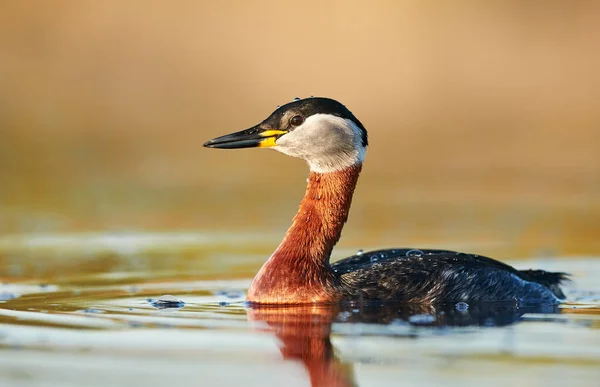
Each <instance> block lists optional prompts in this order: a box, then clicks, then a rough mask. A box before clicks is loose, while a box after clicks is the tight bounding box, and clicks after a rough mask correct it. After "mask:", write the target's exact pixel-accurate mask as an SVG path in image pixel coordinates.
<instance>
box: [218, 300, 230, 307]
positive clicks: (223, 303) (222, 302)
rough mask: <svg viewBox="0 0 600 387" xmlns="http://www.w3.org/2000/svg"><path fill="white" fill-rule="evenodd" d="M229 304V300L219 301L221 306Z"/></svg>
mask: <svg viewBox="0 0 600 387" xmlns="http://www.w3.org/2000/svg"><path fill="white" fill-rule="evenodd" d="M227 305H229V302H227V301H219V306H227Z"/></svg>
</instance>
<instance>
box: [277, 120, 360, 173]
mask: <svg viewBox="0 0 600 387" xmlns="http://www.w3.org/2000/svg"><path fill="white" fill-rule="evenodd" d="M276 144H277V145H276V146H275V147H273V148H272V149H274V150H276V151H279V152H281V153H285V154H287V155H289V156H293V157H298V158H301V159H304V160H306V162H307V163H308V165H309V167H310V170H311V171H313V172H318V173H328V172H334V171H339V170H341V169H346V168H347V167H350V166H352V165H355V164H358V163H362V162H363V160H364V158H365V153H366V148H365V147H364V146H363V144H362V131H361V129H360V128H359V127H358V126H356V124H355V123H354V122H353V121H352V120H349V119H345V118H341V117H336V116H333V115H330V114H315V115H312V116H310V117H308V118H307V119H306V121H304V123H303V124H302V125H300V126H298V127H297V128H296V129H294V130H293V131H291V132H290V133H288V134H286V135H284V136H282V137H280V138H279V139H278V140H277V142H276Z"/></svg>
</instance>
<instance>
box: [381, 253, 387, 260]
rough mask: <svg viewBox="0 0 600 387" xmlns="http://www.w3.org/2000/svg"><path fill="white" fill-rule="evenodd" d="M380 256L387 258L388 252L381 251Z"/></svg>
mask: <svg viewBox="0 0 600 387" xmlns="http://www.w3.org/2000/svg"><path fill="white" fill-rule="evenodd" d="M379 258H382V259H383V258H387V254H386V253H379Z"/></svg>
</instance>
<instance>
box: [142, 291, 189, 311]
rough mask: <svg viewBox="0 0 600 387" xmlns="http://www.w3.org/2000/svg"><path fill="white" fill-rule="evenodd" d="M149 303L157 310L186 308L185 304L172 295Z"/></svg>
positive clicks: (166, 295) (151, 300) (150, 300)
mask: <svg viewBox="0 0 600 387" xmlns="http://www.w3.org/2000/svg"><path fill="white" fill-rule="evenodd" d="M148 302H149V303H150V305H152V306H153V307H155V308H156V309H180V308H183V307H184V306H185V302H183V301H181V300H180V299H178V298H177V297H175V296H172V295H170V294H165V295H164V296H160V297H159V298H158V299H156V300H153V299H148Z"/></svg>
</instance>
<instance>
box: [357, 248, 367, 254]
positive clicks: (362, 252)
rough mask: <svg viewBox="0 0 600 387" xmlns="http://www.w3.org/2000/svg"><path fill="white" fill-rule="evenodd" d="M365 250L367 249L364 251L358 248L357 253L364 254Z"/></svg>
mask: <svg viewBox="0 0 600 387" xmlns="http://www.w3.org/2000/svg"><path fill="white" fill-rule="evenodd" d="M364 252H365V251H364V250H363V249H360V250H358V251H357V252H356V255H363V254H364Z"/></svg>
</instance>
